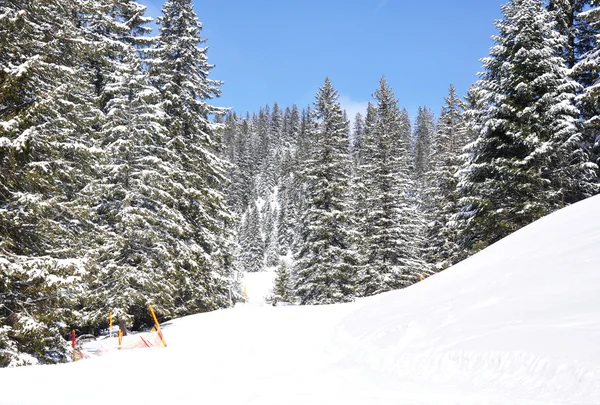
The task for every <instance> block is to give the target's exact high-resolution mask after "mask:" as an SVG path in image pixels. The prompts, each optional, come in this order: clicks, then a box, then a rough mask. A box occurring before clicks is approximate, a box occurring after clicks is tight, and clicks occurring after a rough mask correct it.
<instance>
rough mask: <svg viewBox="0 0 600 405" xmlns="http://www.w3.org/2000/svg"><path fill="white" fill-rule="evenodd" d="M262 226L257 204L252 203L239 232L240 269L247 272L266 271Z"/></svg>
mask: <svg viewBox="0 0 600 405" xmlns="http://www.w3.org/2000/svg"><path fill="white" fill-rule="evenodd" d="M260 228H261V226H260V215H259V212H258V208H257V207H256V204H254V203H252V204H251V206H250V207H249V209H248V211H246V216H245V219H244V221H243V222H242V228H241V229H240V231H239V238H240V242H239V243H240V247H241V251H242V254H241V256H240V262H241V263H240V265H239V267H240V268H241V269H242V270H243V271H245V272H258V271H263V270H264V269H265V242H264V239H263V236H262V232H261V229H260Z"/></svg>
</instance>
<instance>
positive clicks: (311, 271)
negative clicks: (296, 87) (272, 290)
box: [295, 78, 356, 304]
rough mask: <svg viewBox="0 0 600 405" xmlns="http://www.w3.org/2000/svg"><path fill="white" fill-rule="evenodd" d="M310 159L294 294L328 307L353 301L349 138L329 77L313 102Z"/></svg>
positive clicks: (305, 302)
mask: <svg viewBox="0 0 600 405" xmlns="http://www.w3.org/2000/svg"><path fill="white" fill-rule="evenodd" d="M314 106H315V109H314V111H313V120H314V121H313V130H312V131H311V132H310V137H311V139H310V141H311V146H310V152H311V153H310V156H311V158H309V159H308V160H307V162H306V165H305V166H304V171H303V173H302V177H303V181H304V182H305V184H306V185H305V190H306V197H305V201H304V210H303V212H304V214H303V216H302V227H301V232H302V233H301V234H300V242H299V248H298V249H299V250H298V253H297V255H296V263H295V273H296V275H297V280H296V288H295V290H296V294H297V296H298V298H299V300H300V302H301V303H302V304H331V303H336V302H344V301H349V300H352V299H353V298H354V296H355V285H354V283H355V264H356V257H355V253H354V252H353V251H352V250H351V246H350V231H351V223H350V206H349V200H348V199H349V191H350V189H349V187H350V183H349V181H350V179H349V173H348V167H349V163H350V159H349V155H348V142H349V139H348V137H347V134H346V128H347V123H346V122H344V120H343V115H342V109H341V107H340V104H339V102H338V93H337V91H336V90H335V89H334V88H333V86H332V84H331V81H330V80H329V78H326V79H325V84H324V85H323V86H322V87H321V88H320V90H319V92H318V93H317V96H316V101H315V103H314Z"/></svg>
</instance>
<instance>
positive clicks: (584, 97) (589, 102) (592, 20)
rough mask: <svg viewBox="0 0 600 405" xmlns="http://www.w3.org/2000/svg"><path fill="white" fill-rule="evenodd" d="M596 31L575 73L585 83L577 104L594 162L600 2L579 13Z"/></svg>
mask: <svg viewBox="0 0 600 405" xmlns="http://www.w3.org/2000/svg"><path fill="white" fill-rule="evenodd" d="M579 18H580V19H582V20H585V21H586V22H587V24H588V27H590V30H591V31H592V32H593V33H594V39H593V40H590V41H589V42H590V49H589V50H588V51H587V52H586V53H584V54H583V55H582V56H581V58H580V60H579V61H578V63H577V64H576V65H575V67H574V69H573V70H574V75H575V77H577V79H578V80H579V81H580V83H581V84H582V85H583V91H582V93H581V94H580V95H579V96H578V97H577V104H578V106H579V108H580V110H581V113H582V115H583V119H584V125H585V131H586V135H587V136H586V139H587V140H588V141H589V142H590V143H591V144H592V154H593V161H594V163H596V164H598V163H600V3H598V2H596V3H595V4H594V5H593V6H592V7H590V8H589V10H586V11H585V12H583V13H581V14H579Z"/></svg>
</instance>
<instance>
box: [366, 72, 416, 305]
mask: <svg viewBox="0 0 600 405" xmlns="http://www.w3.org/2000/svg"><path fill="white" fill-rule="evenodd" d="M374 97H375V99H376V100H377V106H376V108H375V107H371V106H370V108H368V109H367V118H366V121H365V146H364V158H363V162H362V163H361V165H360V167H359V174H360V180H359V181H360V183H362V184H363V187H364V188H365V190H364V191H363V193H364V198H365V200H364V203H363V204H364V207H363V210H364V215H363V216H364V221H363V222H362V226H361V227H359V234H360V235H361V239H362V243H361V244H360V246H361V258H362V259H363V265H362V267H361V272H360V278H359V286H360V294H361V295H363V296H369V295H374V294H378V293H381V292H384V291H389V290H393V289H398V288H402V287H406V286H408V285H410V284H412V283H413V282H415V281H417V280H418V279H419V276H418V274H419V272H420V271H421V270H422V263H421V262H420V261H419V259H418V237H419V231H420V224H419V216H418V212H417V206H416V202H415V201H414V198H413V197H412V196H411V194H413V193H414V190H415V186H414V181H413V180H412V177H411V172H410V170H411V163H410V160H411V155H410V152H409V145H410V140H409V138H410V127H409V126H408V123H407V120H406V119H405V118H406V117H405V116H404V118H403V114H402V113H401V112H400V109H399V108H398V101H397V100H396V99H395V98H394V93H393V91H392V90H391V88H390V87H389V85H388V84H387V82H386V80H385V78H382V79H381V81H380V87H379V89H378V90H377V91H376V92H375V95H374Z"/></svg>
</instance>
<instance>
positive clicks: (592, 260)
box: [0, 197, 600, 405]
mask: <svg viewBox="0 0 600 405" xmlns="http://www.w3.org/2000/svg"><path fill="white" fill-rule="evenodd" d="M599 209H600V197H596V198H592V199H589V200H586V201H584V202H582V203H579V204H576V205H574V206H571V207H568V208H566V209H564V210H562V211H560V212H558V213H556V214H553V215H551V216H549V217H546V218H543V219H541V220H540V221H538V222H536V223H535V224H533V225H531V226H529V227H527V228H525V229H522V230H521V231H519V232H517V233H515V234H513V235H511V236H510V237H508V238H506V239H504V240H503V241H500V242H499V243H497V244H495V245H493V246H492V247H490V248H488V249H486V250H485V251H484V252H482V253H480V254H478V255H476V256H474V257H472V258H470V259H468V260H466V261H464V262H462V263H460V264H459V265H457V266H455V267H454V268H452V269H449V270H446V271H445V272H442V273H440V274H438V275H435V276H433V277H430V278H428V279H426V280H425V281H423V282H421V283H419V284H417V285H415V286H412V287H410V288H408V289H405V290H401V291H393V292H389V293H386V294H382V295H379V296H375V297H370V298H366V299H361V300H359V301H357V302H355V303H351V304H343V305H331V306H307V307H271V306H269V305H266V304H265V303H264V295H266V294H268V292H269V289H270V286H271V283H272V279H273V272H267V273H255V274H251V275H247V276H246V278H245V281H244V282H245V284H246V287H247V293H248V301H249V303H248V304H246V305H239V306H237V307H236V308H234V309H228V310H222V311H216V312H212V313H206V314H200V315H194V316H189V317H185V318H180V319H176V320H173V321H170V322H167V323H165V324H164V325H163V329H164V334H165V337H166V340H167V344H168V347H167V348H166V349H141V350H134V351H128V352H116V353H113V354H110V355H107V356H105V357H98V358H94V359H91V360H86V361H80V362H77V363H75V364H64V365H57V366H37V367H25V368H19V369H3V370H0V405H55V404H56V405H58V404H80V403H85V404H89V405H95V404H106V403H110V402H115V401H118V402H119V403H126V404H144V405H151V404H161V405H162V404H177V405H187V404H190V405H191V404H211V405H212V404H253V405H254V404H256V405H259V404H260V405H268V404H273V405H275V404H277V405H281V404H286V405H300V404H328V405H332V404H344V405H354V404H356V405H358V404H367V405H379V404H414V405H421V404H427V405H459V404H460V405H486V404H489V405H500V404H502V405H507V404H510V405H514V404H522V405H598V404H600V271H599V270H598V257H599V255H598V251H599V248H598V246H600V216H598V215H597V212H598V211H599Z"/></svg>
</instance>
